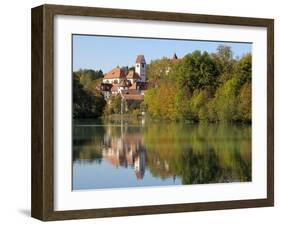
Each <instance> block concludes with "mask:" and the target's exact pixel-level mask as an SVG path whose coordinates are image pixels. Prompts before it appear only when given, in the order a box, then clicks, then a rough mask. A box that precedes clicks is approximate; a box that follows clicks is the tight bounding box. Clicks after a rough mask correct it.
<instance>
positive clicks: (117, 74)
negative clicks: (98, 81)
mask: <svg viewBox="0 0 281 226" xmlns="http://www.w3.org/2000/svg"><path fill="white" fill-rule="evenodd" d="M123 77H125V74H124V71H123V70H122V69H121V68H113V69H112V70H111V71H109V72H107V73H106V74H105V76H104V79H113V78H123Z"/></svg>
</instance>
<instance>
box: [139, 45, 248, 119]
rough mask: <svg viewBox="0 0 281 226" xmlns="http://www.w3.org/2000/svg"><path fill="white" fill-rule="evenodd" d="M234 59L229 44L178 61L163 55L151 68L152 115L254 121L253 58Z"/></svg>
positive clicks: (148, 95) (149, 104)
mask: <svg viewBox="0 0 281 226" xmlns="http://www.w3.org/2000/svg"><path fill="white" fill-rule="evenodd" d="M251 58H252V57H251V54H246V55H244V56H243V57H241V58H240V59H234V58H233V53H232V51H231V49H230V48H229V47H226V46H219V47H218V49H217V52H216V53H214V54H209V53H207V52H200V51H194V52H193V53H190V54H187V55H186V56H184V57H183V58H182V59H180V60H178V61H177V63H172V62H171V60H168V59H166V58H163V59H161V60H157V61H152V62H151V64H150V65H149V68H148V80H149V89H148V90H147V91H146V94H145V100H144V102H145V104H146V107H147V111H148V113H149V114H150V115H151V116H152V117H156V118H164V119H171V120H182V119H183V120H188V121H203V120H205V121H212V122H215V121H228V122H251V80H252V59H251Z"/></svg>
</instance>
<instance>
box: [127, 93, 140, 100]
mask: <svg viewBox="0 0 281 226" xmlns="http://www.w3.org/2000/svg"><path fill="white" fill-rule="evenodd" d="M122 96H123V97H124V98H125V99H126V100H143V99H144V96H143V95H140V94H123V95H122Z"/></svg>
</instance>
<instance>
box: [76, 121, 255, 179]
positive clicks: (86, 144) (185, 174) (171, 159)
mask: <svg viewBox="0 0 281 226" xmlns="http://www.w3.org/2000/svg"><path fill="white" fill-rule="evenodd" d="M74 138H75V139H74V142H73V144H74V160H79V159H80V160H85V159H86V160H87V161H97V160H98V161H100V160H101V159H105V160H107V161H108V162H110V163H111V164H112V165H114V166H115V167H127V168H128V167H130V168H132V169H134V171H135V173H136V177H137V178H138V179H142V178H143V177H144V173H145V170H146V169H149V171H150V172H151V174H152V175H153V176H154V177H160V178H162V179H166V178H175V177H179V178H181V180H182V183H183V184H202V183H220V182H234V181H251V127H250V126H245V125H244V126H243V125H240V126H239V125H227V124H206V125H205V124H199V125H187V124H182V123H167V122H166V123H150V124H147V125H146V126H145V127H144V128H143V127H141V126H137V125H135V124H134V125H132V124H130V123H129V122H127V123H126V122H122V124H119V123H118V124H116V123H115V124H113V125H112V126H105V127H81V128H80V127H77V128H76V129H74Z"/></svg>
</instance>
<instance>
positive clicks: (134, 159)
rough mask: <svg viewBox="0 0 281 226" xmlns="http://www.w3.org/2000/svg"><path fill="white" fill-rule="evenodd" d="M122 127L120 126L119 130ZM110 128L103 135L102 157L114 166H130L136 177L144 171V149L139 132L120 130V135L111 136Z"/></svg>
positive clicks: (140, 176)
mask: <svg viewBox="0 0 281 226" xmlns="http://www.w3.org/2000/svg"><path fill="white" fill-rule="evenodd" d="M123 129H124V128H123V127H121V130H123ZM111 132H112V131H111V130H110V129H109V130H108V131H107V134H106V135H105V137H104V143H103V148H102V155H103V158H104V159H106V160H107V161H108V162H110V163H111V164H112V165H113V166H115V167H117V168H118V167H120V166H122V167H125V168H127V167H131V168H133V169H134V171H135V175H136V177H137V179H142V178H143V176H144V173H145V161H146V151H145V148H144V146H143V138H142V136H141V135H140V134H129V133H126V132H124V131H121V136H113V135H112V134H111Z"/></svg>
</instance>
